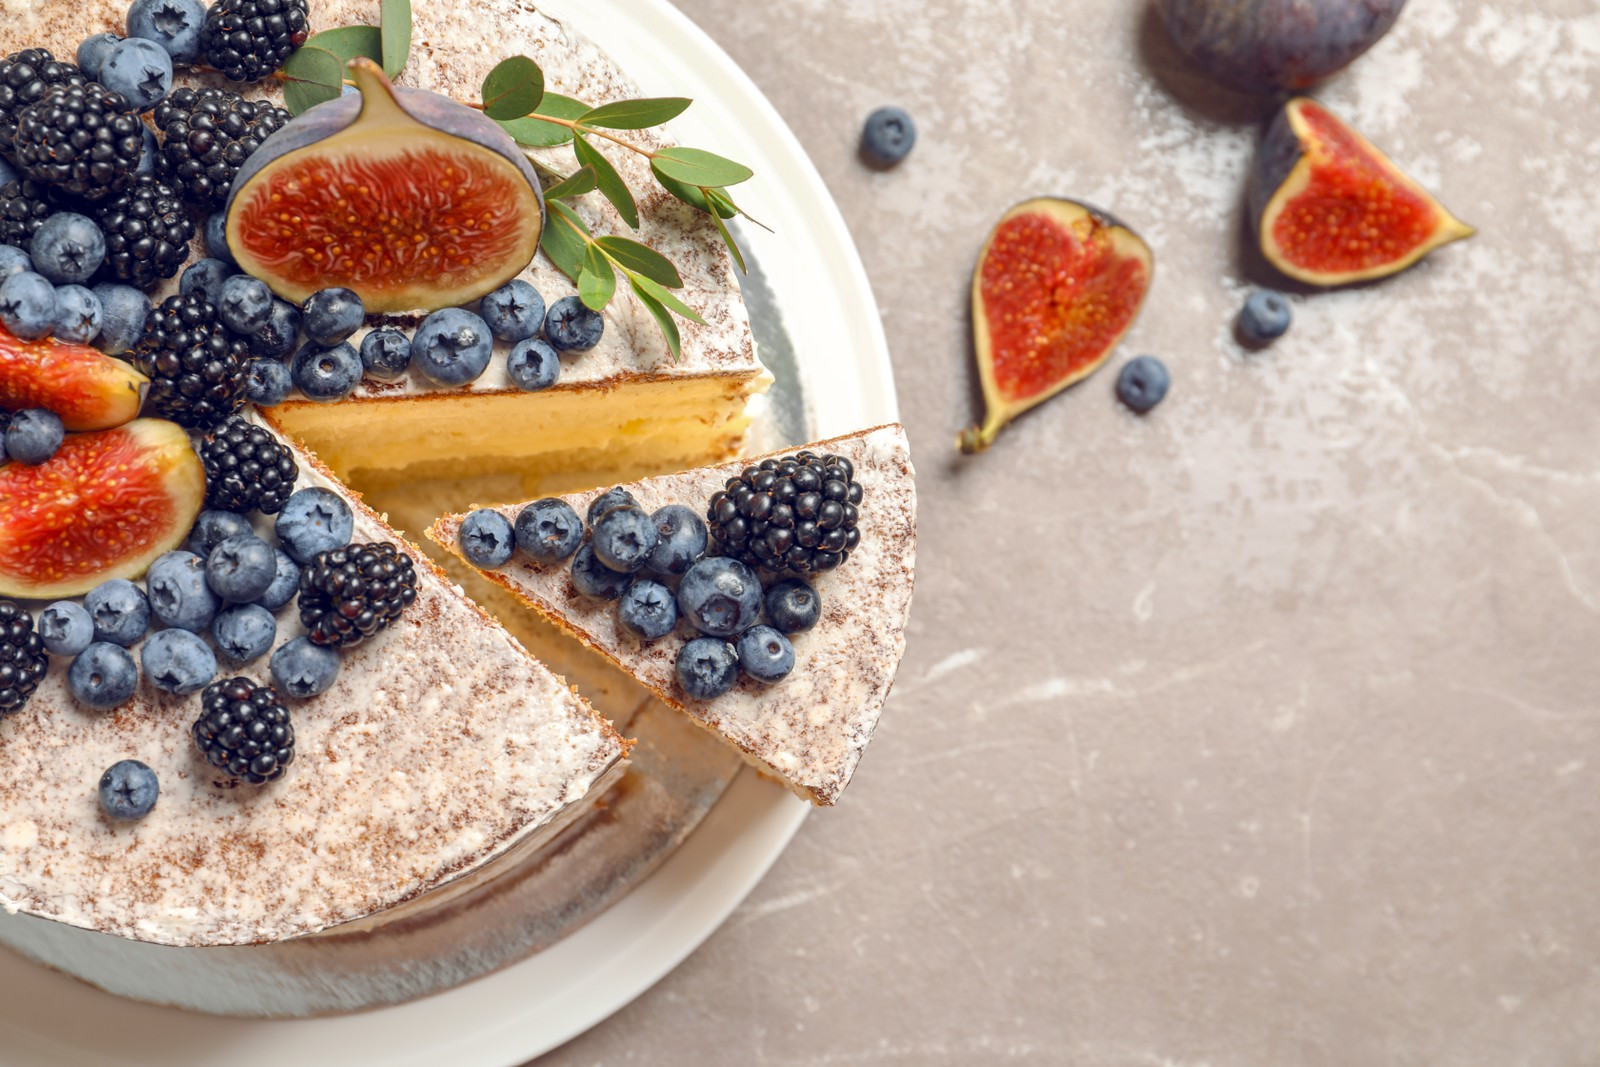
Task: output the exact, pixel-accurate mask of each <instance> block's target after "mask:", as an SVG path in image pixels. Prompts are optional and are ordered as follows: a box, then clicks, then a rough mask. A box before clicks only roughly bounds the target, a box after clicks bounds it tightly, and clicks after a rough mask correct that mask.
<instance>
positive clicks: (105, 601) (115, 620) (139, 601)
mask: <svg viewBox="0 0 1600 1067" xmlns="http://www.w3.org/2000/svg"><path fill="white" fill-rule="evenodd" d="M83 607H84V610H85V611H87V612H88V613H89V620H90V622H91V623H93V625H94V639H95V640H96V641H108V642H110V643H111V644H113V645H121V646H122V647H123V648H132V647H133V646H134V645H136V644H138V643H139V640H140V639H141V638H142V637H144V635H145V631H146V630H148V629H150V601H149V599H148V598H147V597H146V596H145V595H144V590H143V589H140V588H139V587H138V586H136V585H134V584H133V583H132V582H130V581H128V580H127V579H126V578H112V579H111V580H109V581H105V582H101V583H100V584H99V585H97V586H95V587H94V588H93V589H91V590H89V594H88V595H87V596H85V597H84V598H83Z"/></svg>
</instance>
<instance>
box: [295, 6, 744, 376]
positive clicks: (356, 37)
mask: <svg viewBox="0 0 1600 1067" xmlns="http://www.w3.org/2000/svg"><path fill="white" fill-rule="evenodd" d="M410 48H411V4H410V0H382V17H381V19H380V24H379V25H378V26H341V27H339V28H337V29H331V30H323V31H322V32H320V33H317V34H315V35H314V36H312V37H311V38H310V39H309V40H308V41H306V43H305V44H304V45H302V46H301V47H300V48H298V49H296V50H295V52H294V54H293V55H292V56H290V57H289V61H288V63H286V64H285V65H284V72H283V81H284V94H283V96H284V106H285V107H286V108H288V110H289V111H290V112H291V113H292V114H296V115H298V114H300V113H301V112H302V111H305V110H306V109H307V108H310V107H313V106H315V105H317V104H319V103H322V102H324V101H326V100H331V99H334V98H335V97H337V96H339V94H340V93H341V92H343V91H344V85H345V78H344V68H345V64H346V63H348V62H349V61H350V60H352V59H354V58H356V57H357V56H365V57H367V58H369V59H372V60H374V61H375V62H377V63H379V64H381V65H382V67H383V70H384V73H385V74H387V75H388V76H389V77H391V78H392V77H395V76H396V75H398V74H399V73H400V72H401V71H402V70H403V69H405V64H406V60H407V57H408V56H409V53H410ZM481 95H482V99H481V100H479V101H471V102H467V103H468V106H469V107H474V108H477V109H478V110H481V111H482V112H483V113H484V114H485V115H486V116H487V117H489V118H491V119H493V120H494V121H495V122H496V123H498V124H499V125H500V127H501V129H503V130H505V132H506V133H507V134H508V135H510V137H511V139H512V140H514V141H515V142H516V143H517V144H518V145H520V146H522V147H523V148H525V149H538V148H556V147H560V146H561V145H568V144H570V145H571V146H572V152H573V157H574V159H575V161H576V163H577V169H576V170H574V171H573V172H572V173H571V174H565V175H563V174H561V173H559V172H558V171H555V170H553V169H552V168H551V167H549V166H548V165H547V164H546V163H544V162H543V161H542V160H540V159H537V158H535V159H533V161H534V163H535V165H537V166H539V167H540V168H541V169H542V170H544V171H545V172H546V173H547V174H549V175H550V176H551V178H552V179H553V184H551V185H549V186H548V187H547V188H546V189H545V191H544V196H545V204H546V209H547V212H548V215H549V218H548V221H547V223H546V225H545V228H544V232H543V234H542V236H541V238H540V248H541V249H543V250H544V253H545V254H546V255H547V256H549V257H550V261H551V262H552V263H554V264H555V265H556V267H557V268H558V269H559V270H560V271H561V272H562V273H564V274H566V275H567V276H568V277H569V278H571V279H572V280H573V281H574V282H575V283H576V284H577V286H578V296H579V297H580V298H581V299H582V300H583V303H584V304H585V305H586V306H587V307H589V308H591V309H593V310H595V311H600V310H602V309H604V308H605V307H606V305H608V304H609V303H610V302H611V299H612V297H613V296H615V294H616V291H617V287H618V275H619V274H620V275H621V277H622V279H623V280H624V281H626V283H627V285H628V288H629V289H630V290H631V291H632V292H633V294H634V296H635V297H637V298H638V300H639V302H640V303H641V304H643V305H644V306H645V308H646V309H647V310H648V311H649V312H650V314H651V316H652V317H653V318H654V319H655V320H656V323H657V325H659V326H660V327H661V332H662V334H663V336H665V338H666V341H667V345H668V347H669V348H670V349H671V350H672V355H673V358H674V359H676V358H678V357H679V356H680V355H681V352H682V345H681V342H680V338H679V332H678V325H677V322H676V321H675V320H674V319H673V316H674V315H677V316H678V317H680V318H684V319H687V320H689V321H690V322H697V323H702V324H703V323H704V322H705V320H704V319H702V318H701V317H700V316H699V314H697V313H696V312H695V310H694V309H693V308H691V307H689V305H687V304H685V303H684V302H683V301H682V300H680V299H678V297H676V296H675V295H673V293H672V292H671V290H673V289H681V288H682V287H683V279H682V277H681V276H680V275H679V274H678V270H677V268H676V267H674V266H673V265H672V262H671V261H670V260H668V259H667V258H666V257H665V256H663V255H662V254H661V253H659V252H657V251H656V250H655V249H653V248H651V247H650V246H648V245H646V244H643V243H641V242H639V241H634V240H630V239H629V238H626V237H616V236H604V237H596V236H594V234H593V233H592V232H591V231H590V229H589V227H588V226H587V225H586V224H585V223H584V221H583V219H582V218H581V217H580V216H579V215H578V213H577V212H576V211H574V210H573V209H572V207H571V205H570V204H569V203H567V201H570V200H572V199H574V198H576V197H580V196H584V195H586V194H588V193H592V192H599V193H600V195H601V196H603V197H605V198H606V200H607V201H609V202H610V204H611V206H612V207H614V208H615V209H616V211H617V214H618V215H619V216H621V218H622V220H623V221H624V222H626V223H627V224H628V226H629V227H630V228H631V229H635V230H637V229H638V228H639V206H638V202H637V200H636V199H635V197H634V193H633V191H632V190H630V189H629V188H628V183H627V182H626V181H625V180H624V179H623V177H622V175H621V174H620V173H619V172H618V170H617V168H616V166H615V165H614V164H613V163H612V162H611V161H610V160H609V159H608V158H607V157H606V156H605V155H604V154H603V153H602V152H601V151H600V150H599V148H598V147H596V144H595V142H596V141H604V142H608V143H610V144H612V145H615V146H617V147H619V148H622V149H626V150H628V151H631V152H635V153H637V154H639V155H643V156H645V157H646V158H648V159H649V160H650V172H651V174H652V175H653V176H654V177H655V180H656V181H657V182H658V183H659V184H660V186H661V187H662V188H663V189H665V190H666V191H667V192H668V193H670V194H671V195H672V196H674V197H676V198H677V199H679V200H681V201H683V202H684V203H685V204H688V205H689V206H690V207H693V208H695V209H696V210H698V211H703V212H705V213H706V214H707V215H709V216H710V217H711V219H712V221H713V222H714V223H715V224H716V228H717V232H718V234H719V235H721V237H722V241H723V243H724V244H726V245H727V246H728V251H729V253H730V254H731V255H732V256H733V261H734V262H735V263H736V264H738V267H739V269H740V270H741V271H744V270H745V269H746V267H745V260H744V253H743V252H742V251H741V250H740V248H739V245H738V242H737V241H735V240H734V237H733V234H732V232H731V231H730V230H729V229H728V224H727V220H728V219H731V218H733V217H735V216H737V215H744V217H745V218H749V216H748V215H745V213H744V211H743V209H741V208H740V207H739V205H738V204H737V203H736V202H735V201H734V199H733V196H732V194H730V193H729V192H728V188H729V187H730V186H734V185H738V184H740V183H741V182H745V181H749V180H750V178H752V177H753V176H754V172H753V171H751V170H750V168H749V167H746V166H744V165H743V164H741V163H735V162H734V161H733V160H731V159H725V158H723V157H722V156H719V155H717V154H715V153H713V152H707V151H705V150H703V149H699V148H686V147H681V146H674V147H669V148H661V149H651V148H648V147H645V146H644V145H640V144H637V143H635V142H633V141H631V140H629V139H627V138H626V137H624V136H621V135H620V134H619V132H618V131H622V132H626V131H628V130H643V129H648V128H650V127H653V126H659V125H661V124H662V123H665V122H670V121H671V120H672V119H675V118H677V117H678V116H679V115H681V114H683V112H684V111H685V110H686V109H687V108H688V107H689V105H690V104H691V103H692V101H690V100H687V99H685V98H683V97H655V98H648V99H639V100H617V101H613V102H611V103H609V104H602V105H600V106H599V107H591V106H589V105H588V104H586V103H584V102H582V101H580V100H575V99H573V98H572V97H570V96H563V95H561V94H560V93H552V92H546V91H545V85H544V72H543V71H542V70H541V69H540V68H539V65H538V64H537V63H535V62H534V61H533V60H532V59H529V58H528V57H527V56H512V57H511V58H509V59H506V60H503V61H501V62H500V63H498V64H497V65H496V66H495V67H494V69H493V70H491V71H490V72H489V74H488V75H487V76H486V77H485V78H484V80H483V85H482V88H481ZM530 158H532V157H530ZM751 221H754V220H751ZM758 225H759V224H758Z"/></svg>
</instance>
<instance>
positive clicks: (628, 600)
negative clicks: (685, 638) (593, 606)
mask: <svg viewBox="0 0 1600 1067" xmlns="http://www.w3.org/2000/svg"><path fill="white" fill-rule="evenodd" d="M617 622H618V624H619V625H621V627H622V628H623V629H624V630H626V631H628V632H629V633H630V634H632V635H633V636H635V637H637V638H638V639H639V640H641V641H654V640H655V639H656V638H658V637H665V636H666V635H667V634H670V633H671V632H672V631H673V628H674V627H676V626H677V625H678V601H677V599H676V598H675V597H674V596H673V595H672V590H670V589H668V588H667V587H666V586H664V585H662V584H661V583H660V582H657V581H653V580H652V579H649V578H635V579H634V581H633V584H632V585H630V586H628V590H627V592H625V593H623V594H622V599H621V600H619V601H617Z"/></svg>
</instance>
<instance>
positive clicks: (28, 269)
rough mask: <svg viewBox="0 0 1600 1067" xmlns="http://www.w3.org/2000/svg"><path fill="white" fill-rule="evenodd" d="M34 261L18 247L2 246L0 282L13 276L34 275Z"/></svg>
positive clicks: (0, 248)
mask: <svg viewBox="0 0 1600 1067" xmlns="http://www.w3.org/2000/svg"><path fill="white" fill-rule="evenodd" d="M33 272H34V271H33V260H31V259H29V258H28V253H26V252H24V251H23V250H22V249H20V248H18V247H17V246H16V245H0V282H3V281H5V280H6V279H7V278H9V277H11V276H12V275H13V274H31V273H33Z"/></svg>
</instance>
